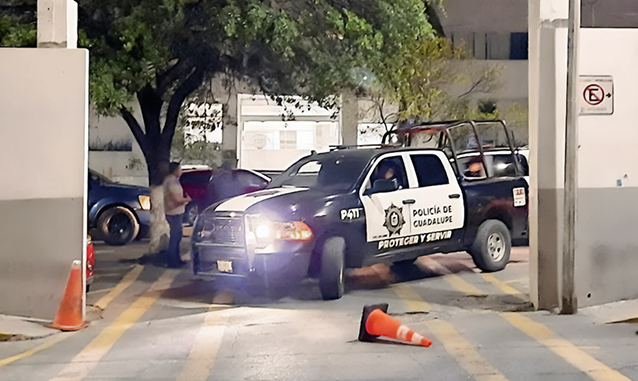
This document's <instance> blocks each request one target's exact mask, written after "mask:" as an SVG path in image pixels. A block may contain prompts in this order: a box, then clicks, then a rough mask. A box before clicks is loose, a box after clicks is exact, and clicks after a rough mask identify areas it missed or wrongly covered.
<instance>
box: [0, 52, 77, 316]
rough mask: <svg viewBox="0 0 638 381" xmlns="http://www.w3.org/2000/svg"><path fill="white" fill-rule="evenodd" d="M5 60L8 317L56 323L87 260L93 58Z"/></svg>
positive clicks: (1, 77)
mask: <svg viewBox="0 0 638 381" xmlns="http://www.w3.org/2000/svg"><path fill="white" fill-rule="evenodd" d="M0 62H2V70H0V176H2V182H1V183H0V243H1V244H0V313H5V314H12V315H25V316H32V317H37V318H43V319H53V317H54V316H55V313H56V311H57V309H58V307H59V303H60V301H61V299H62V296H63V294H64V289H65V287H66V282H67V279H68V276H69V271H70V269H71V263H72V261H73V260H82V261H83V263H84V257H85V245H86V202H85V195H86V184H87V178H86V177H87V141H88V139H87V119H88V114H87V104H88V52H87V51H85V50H76V49H9V48H5V49H0Z"/></svg>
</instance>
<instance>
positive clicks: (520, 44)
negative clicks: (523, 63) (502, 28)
mask: <svg viewBox="0 0 638 381" xmlns="http://www.w3.org/2000/svg"><path fill="white" fill-rule="evenodd" d="M528 40H529V37H528V34H527V33H512V34H511V35H510V59H511V60H526V59H527V57H528V43H529V41H528Z"/></svg>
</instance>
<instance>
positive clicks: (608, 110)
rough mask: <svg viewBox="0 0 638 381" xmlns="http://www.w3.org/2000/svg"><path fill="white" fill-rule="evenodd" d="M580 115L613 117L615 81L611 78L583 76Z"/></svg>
mask: <svg viewBox="0 0 638 381" xmlns="http://www.w3.org/2000/svg"><path fill="white" fill-rule="evenodd" d="M579 84H580V86H579V88H580V115H611V114H613V113H614V79H613V78H612V77H611V76H607V75H600V76H588V75H581V76H580V79H579Z"/></svg>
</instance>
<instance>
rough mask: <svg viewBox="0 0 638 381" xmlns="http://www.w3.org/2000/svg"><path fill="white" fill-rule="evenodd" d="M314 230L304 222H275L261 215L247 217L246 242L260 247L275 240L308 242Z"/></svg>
mask: <svg viewBox="0 0 638 381" xmlns="http://www.w3.org/2000/svg"><path fill="white" fill-rule="evenodd" d="M311 238H312V230H311V229H310V227H309V226H308V225H307V224H306V223H305V222H302V221H291V222H273V221H270V220H269V219H267V218H265V217H262V216H261V215H247V216H246V242H248V243H249V244H251V243H252V244H256V245H258V246H262V245H268V244H270V243H272V242H273V241H275V240H287V241H308V240H310V239H311Z"/></svg>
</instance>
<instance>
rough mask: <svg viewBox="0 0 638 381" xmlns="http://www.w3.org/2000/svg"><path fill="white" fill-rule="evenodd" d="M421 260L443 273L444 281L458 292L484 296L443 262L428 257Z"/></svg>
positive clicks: (483, 293)
mask: <svg viewBox="0 0 638 381" xmlns="http://www.w3.org/2000/svg"><path fill="white" fill-rule="evenodd" d="M421 260H422V261H423V262H426V264H427V266H428V267H430V268H436V269H437V270H438V271H439V272H441V273H442V274H445V275H444V276H443V279H445V281H446V282H448V283H449V284H450V285H451V286H452V288H454V289H455V290H457V291H460V292H462V293H464V294H467V295H472V296H484V295H485V292H483V291H481V290H479V289H478V288H476V287H475V286H473V285H471V284H470V283H468V282H467V281H465V280H464V279H463V278H461V277H460V276H458V275H456V274H454V273H453V272H452V270H450V269H449V268H447V266H445V265H444V264H442V263H439V262H437V261H435V260H434V259H432V258H429V257H423V258H422V259H421Z"/></svg>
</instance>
